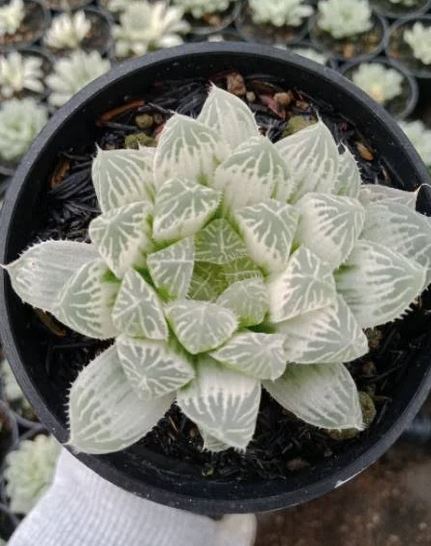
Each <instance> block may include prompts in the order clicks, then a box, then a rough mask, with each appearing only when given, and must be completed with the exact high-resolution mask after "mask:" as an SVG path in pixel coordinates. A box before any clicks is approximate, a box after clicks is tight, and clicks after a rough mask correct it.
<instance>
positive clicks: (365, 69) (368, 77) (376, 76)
mask: <svg viewBox="0 0 431 546" xmlns="http://www.w3.org/2000/svg"><path fill="white" fill-rule="evenodd" d="M403 80H404V77H403V75H402V74H401V73H400V72H399V71H398V70H396V69H395V68H389V67H387V66H384V65H383V64H381V63H372V62H371V63H361V64H360V65H359V67H358V68H357V69H356V70H355V71H354V72H353V74H352V81H353V83H354V84H355V85H357V86H358V87H360V88H361V89H363V90H364V91H365V92H366V93H367V94H368V95H370V97H372V98H373V99H374V100H375V101H376V102H378V103H379V104H386V103H387V102H389V101H390V100H392V99H394V98H395V97H398V96H399V95H401V94H402V92H403V88H402V84H403Z"/></svg>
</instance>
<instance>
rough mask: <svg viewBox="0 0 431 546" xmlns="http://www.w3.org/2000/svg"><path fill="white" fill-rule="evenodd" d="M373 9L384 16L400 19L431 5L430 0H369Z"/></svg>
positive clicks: (417, 13)
mask: <svg viewBox="0 0 431 546" xmlns="http://www.w3.org/2000/svg"><path fill="white" fill-rule="evenodd" d="M371 5H372V6H373V9H375V11H376V12H377V13H379V14H380V15H383V16H384V17H390V18H391V19H400V18H403V17H406V16H412V15H419V14H422V13H425V12H426V11H428V9H429V8H430V7H431V1H430V0H371Z"/></svg>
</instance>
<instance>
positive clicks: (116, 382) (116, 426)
mask: <svg viewBox="0 0 431 546" xmlns="http://www.w3.org/2000/svg"><path fill="white" fill-rule="evenodd" d="M173 401H174V396H173V395H167V396H164V397H163V398H158V399H156V400H151V401H145V402H144V401H142V400H140V399H139V398H138V397H137V396H136V394H135V393H134V391H133V389H132V386H131V385H130V383H129V381H128V379H127V377H126V375H125V374H124V372H123V370H122V368H121V364H120V361H119V358H118V355H117V351H116V348H115V347H114V346H113V347H110V348H109V349H107V350H106V351H104V352H103V353H102V354H100V355H99V356H98V357H97V358H96V359H95V360H93V361H92V362H90V364H89V365H88V366H87V367H86V368H84V369H83V370H82V371H81V372H80V374H79V375H78V378H77V379H76V380H75V382H74V383H73V385H72V388H71V390H70V395H69V403H68V414H69V423H70V440H69V442H68V443H69V445H71V446H72V447H73V448H74V449H75V450H77V451H83V452H85V453H93V454H102V453H112V452H115V451H120V450H122V449H125V448H126V447H129V446H130V445H132V444H134V443H135V442H137V441H138V440H140V439H141V438H142V437H143V436H145V435H146V434H147V432H149V431H150V430H151V429H152V428H153V427H154V426H155V425H156V424H157V422H158V421H159V420H160V419H161V418H162V417H163V415H164V414H165V413H166V412H167V410H168V409H169V407H170V406H171V404H172V402H173Z"/></svg>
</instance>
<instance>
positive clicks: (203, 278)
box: [188, 262, 227, 301]
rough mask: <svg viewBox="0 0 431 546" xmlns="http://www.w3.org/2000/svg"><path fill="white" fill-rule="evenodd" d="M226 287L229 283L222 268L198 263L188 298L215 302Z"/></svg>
mask: <svg viewBox="0 0 431 546" xmlns="http://www.w3.org/2000/svg"><path fill="white" fill-rule="evenodd" d="M226 287H227V281H226V278H225V275H224V272H223V268H222V267H221V266H219V265H216V264H210V263H205V262H196V263H195V267H194V269H193V276H192V280H191V282H190V289H189V292H188V297H189V298H191V299H193V300H202V301H214V300H216V299H217V297H218V296H219V295H220V294H221V293H222V292H223V291H224V290H225V289H226Z"/></svg>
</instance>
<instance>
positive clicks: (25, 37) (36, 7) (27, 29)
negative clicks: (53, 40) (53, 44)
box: [0, 0, 50, 51]
mask: <svg viewBox="0 0 431 546" xmlns="http://www.w3.org/2000/svg"><path fill="white" fill-rule="evenodd" d="M49 21H50V15H49V11H48V10H47V9H46V7H45V4H44V3H43V2H41V1H39V0H9V1H7V2H5V3H3V4H1V5H0V51H2V50H5V49H8V48H11V47H17V46H24V45H31V44H33V43H35V42H37V41H38V40H39V39H40V38H41V37H42V35H43V33H44V32H45V29H46V28H47V27H48V25H49Z"/></svg>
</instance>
